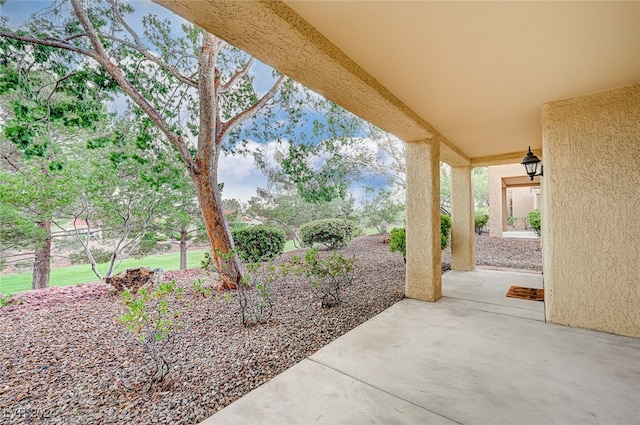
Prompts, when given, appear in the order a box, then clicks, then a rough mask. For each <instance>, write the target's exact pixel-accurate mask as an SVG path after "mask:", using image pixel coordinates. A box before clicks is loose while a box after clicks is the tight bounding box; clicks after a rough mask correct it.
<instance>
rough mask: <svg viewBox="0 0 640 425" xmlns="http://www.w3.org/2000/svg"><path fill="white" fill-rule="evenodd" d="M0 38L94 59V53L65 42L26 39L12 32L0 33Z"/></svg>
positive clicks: (33, 38)
mask: <svg viewBox="0 0 640 425" xmlns="http://www.w3.org/2000/svg"><path fill="white" fill-rule="evenodd" d="M0 37H5V38H10V39H12V40H19V41H24V42H25V43H30V44H38V45H40V46H49V47H57V48H58V49H64V50H69V51H72V52H75V53H80V54H81V55H85V56H89V57H91V58H94V59H96V56H97V55H96V54H95V52H93V51H91V50H88V49H84V48H82V47H78V46H74V45H73V44H70V43H67V42H66V41H61V40H52V39H50V38H44V39H43V38H37V37H27V36H24V35H18V34H14V33H12V32H5V31H0Z"/></svg>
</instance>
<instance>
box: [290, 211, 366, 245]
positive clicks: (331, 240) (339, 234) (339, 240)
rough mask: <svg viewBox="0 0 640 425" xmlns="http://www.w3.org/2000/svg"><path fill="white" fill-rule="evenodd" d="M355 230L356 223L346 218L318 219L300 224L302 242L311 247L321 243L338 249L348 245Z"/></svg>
mask: <svg viewBox="0 0 640 425" xmlns="http://www.w3.org/2000/svg"><path fill="white" fill-rule="evenodd" d="M355 232H356V226H355V224H354V223H353V222H352V221H350V220H345V219H333V218H329V219H325V220H316V221H312V222H310V223H307V224H303V225H302V226H300V236H301V238H302V243H303V244H305V245H306V246H309V247H312V246H313V244H314V243H319V244H322V245H325V246H326V247H328V248H330V249H338V248H341V247H343V246H345V245H347V244H348V243H349V241H351V238H353V235H354V233H355Z"/></svg>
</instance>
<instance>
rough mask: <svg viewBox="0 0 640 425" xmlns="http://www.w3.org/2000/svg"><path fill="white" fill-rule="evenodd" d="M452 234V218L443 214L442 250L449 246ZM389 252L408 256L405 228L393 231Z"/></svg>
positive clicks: (441, 224)
mask: <svg viewBox="0 0 640 425" xmlns="http://www.w3.org/2000/svg"><path fill="white" fill-rule="evenodd" d="M450 232H451V217H449V216H448V215H444V214H443V215H441V216H440V249H445V248H446V247H447V245H448V244H449V235H450ZM389 251H391V252H402V256H403V257H406V256H407V235H406V230H405V228H404V227H400V228H396V229H393V230H391V241H390V242H389Z"/></svg>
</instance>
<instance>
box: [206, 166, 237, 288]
mask: <svg viewBox="0 0 640 425" xmlns="http://www.w3.org/2000/svg"><path fill="white" fill-rule="evenodd" d="M202 171H203V172H202V173H201V174H198V175H196V176H195V178H194V183H195V186H196V193H197V195H198V201H199V202H200V208H201V209H202V218H203V219H204V224H205V227H206V229H207V235H208V236H209V241H210V242H211V254H212V256H213V259H214V261H215V263H216V268H217V270H218V272H219V273H220V280H219V283H218V289H219V290H222V289H236V288H237V286H238V285H239V284H240V279H241V278H242V275H241V273H240V263H239V261H238V255H237V254H236V253H235V250H234V246H233V239H232V238H231V231H230V230H229V224H228V223H227V218H226V216H225V215H224V211H223V209H222V200H221V199H220V191H219V189H218V182H217V179H216V178H215V176H212V175H210V174H209V173H208V172H207V170H206V169H203V170H202Z"/></svg>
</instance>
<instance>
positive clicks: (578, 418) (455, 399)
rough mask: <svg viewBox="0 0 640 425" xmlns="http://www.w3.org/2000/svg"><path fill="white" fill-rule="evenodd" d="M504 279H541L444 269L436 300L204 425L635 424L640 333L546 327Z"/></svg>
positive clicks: (347, 342)
mask: <svg viewBox="0 0 640 425" xmlns="http://www.w3.org/2000/svg"><path fill="white" fill-rule="evenodd" d="M512 284H515V285H520V286H536V287H540V285H541V275H536V274H527V273H514V272H497V271H482V270H479V271H475V272H469V273H463V272H449V273H447V274H445V275H444V276H443V290H444V294H445V297H444V298H443V299H441V300H440V301H439V302H438V303H435V304H432V303H424V302H419V301H414V300H403V301H401V302H399V303H397V304H395V305H394V306H392V307H390V308H389V309H387V310H385V311H384V312H382V313H381V314H379V315H378V316H376V317H374V318H373V319H371V320H369V321H367V322H366V323H364V324H362V325H361V326H359V327H357V328H356V329H354V330H352V331H351V332H348V333H347V334H345V335H343V336H342V337H340V338H338V339H337V340H336V341H334V342H332V343H331V344H329V345H327V346H326V347H324V348H323V349H321V350H319V351H318V352H316V353H315V354H313V355H312V356H310V357H309V358H307V359H305V360H303V361H301V362H300V363H298V364H297V365H295V366H294V367H292V368H290V369H288V370H287V371H285V372H284V373H282V374H280V375H278V376H277V377H275V378H274V379H272V380H271V381H269V382H268V383H266V384H264V385H263V386H261V387H259V388H257V389H256V390H254V391H252V392H251V393H249V394H248V395H246V396H244V397H243V398H241V399H239V400H238V401H236V402H235V403H233V404H231V405H230V406H228V407H227V408H225V409H223V410H222V411H220V412H218V413H217V414H216V415H214V416H213V417H211V418H209V419H208V420H207V421H205V422H204V424H206V425H216V424H226V425H231V424H252V425H255V424H265V425H266V424H312V423H318V424H345V425H346V424H349V425H352V424H381V425H389V424H443V425H444V424H465V425H471V424H581V425H583V424H638V423H640V361H639V358H640V340H638V339H633V338H626V337H621V336H616V335H610V334H605V333H599V332H593V331H588V330H584V329H575V328H569V327H565V326H558V325H552V324H547V323H545V322H544V313H543V303H542V302H536V301H524V300H516V299H511V298H506V297H505V296H504V294H505V293H506V290H507V289H508V287H509V285H512Z"/></svg>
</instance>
